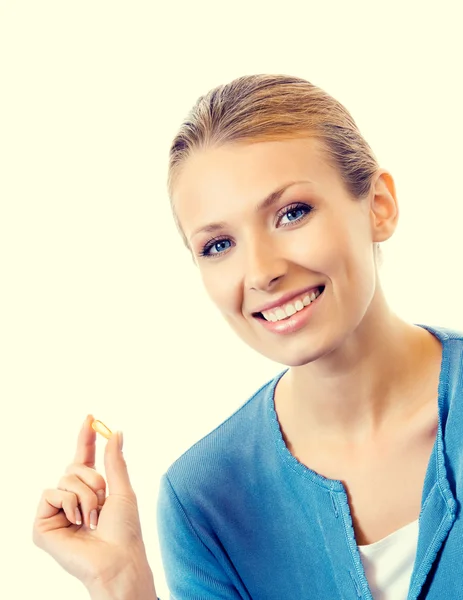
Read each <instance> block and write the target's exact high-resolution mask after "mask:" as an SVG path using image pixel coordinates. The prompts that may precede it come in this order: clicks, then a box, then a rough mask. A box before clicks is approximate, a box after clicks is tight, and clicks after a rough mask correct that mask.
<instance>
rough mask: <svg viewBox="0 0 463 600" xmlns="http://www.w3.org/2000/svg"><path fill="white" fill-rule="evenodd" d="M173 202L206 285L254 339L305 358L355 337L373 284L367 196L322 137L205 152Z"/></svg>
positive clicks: (289, 357)
mask: <svg viewBox="0 0 463 600" xmlns="http://www.w3.org/2000/svg"><path fill="white" fill-rule="evenodd" d="M173 203H174V209H175V211H176V214H177V217H178V220H179V222H180V225H181V227H182V229H183V232H184V234H185V237H186V239H187V240H188V243H189V245H190V249H191V251H192V253H193V256H194V258H195V261H196V263H197V266H198V268H199V272H200V274H201V277H202V280H203V282H204V285H205V288H206V290H207V292H208V294H209V296H210V298H211V299H212V301H213V302H214V303H215V304H216V306H217V307H218V309H219V310H220V311H221V313H222V314H223V316H224V317H225V319H226V320H227V321H228V323H229V324H230V326H231V327H232V328H233V329H234V331H235V332H236V333H237V334H238V335H239V336H240V337H241V338H242V339H243V341H244V342H246V344H248V345H249V346H251V347H252V348H254V349H255V350H257V351H258V352H260V353H261V354H263V355H264V356H267V357H268V358H270V359H271V360H273V361H276V362H279V363H283V364H285V365H288V366H300V365H303V364H306V363H308V362H311V361H313V360H315V359H317V358H318V357H320V356H322V355H324V354H326V353H328V352H330V351H332V350H333V349H334V348H336V346H338V345H339V344H342V341H343V340H344V339H345V338H346V337H347V336H349V335H351V334H352V333H353V332H354V331H355V330H356V328H357V327H358V326H359V324H360V323H361V322H362V319H363V318H364V317H365V315H366V313H367V312H368V310H369V307H370V306H371V304H372V299H373V298H374V295H375V289H376V278H377V274H376V265H375V260H374V242H375V241H381V240H380V239H378V238H377V239H374V227H372V211H371V203H370V200H369V198H366V199H363V200H358V199H353V198H352V197H351V196H350V195H349V194H348V192H347V191H346V190H345V189H344V187H343V185H342V182H341V180H340V177H339V175H338V173H337V171H336V169H334V168H333V167H332V166H330V165H329V164H328V161H327V160H326V157H325V156H324V152H323V148H322V146H321V144H320V142H318V141H317V140H314V139H291V140H284V141H271V142H259V143H253V144H244V143H240V144H228V145H225V146H222V147H218V148H208V149H205V150H200V151H199V150H198V151H196V152H195V153H194V154H193V155H192V156H190V157H189V158H188V160H187V161H186V162H185V164H184V165H183V167H182V170H181V172H180V173H179V175H178V178H177V181H176V183H175V188H174V193H173Z"/></svg>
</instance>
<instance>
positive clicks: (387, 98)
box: [0, 0, 463, 600]
mask: <svg viewBox="0 0 463 600" xmlns="http://www.w3.org/2000/svg"><path fill="white" fill-rule="evenodd" d="M459 6H461V3H460V2H459V1H458V0H455V1H454V2H449V1H442V0H441V1H439V2H432V3H430V2H423V1H420V2H418V1H416V2H402V1H400V2H399V1H396V2H391V0H388V1H387V2H374V1H371V0H369V1H363V2H358V1H357V2H355V1H353V0H350V1H349V2H346V1H342V0H339V1H338V2H328V1H326V0H324V1H323V2H310V1H307V0H304V1H301V2H294V1H290V0H286V1H284V2H282V1H281V0H279V1H277V2H270V1H269V0H266V1H262V2H261V1H259V2H251V1H249V0H248V1H247V2H246V1H240V2H238V1H235V2H233V3H232V2H212V1H202V0H199V1H196V2H189V1H188V2H187V1H184V2H181V1H176V2H168V1H165V2H155V1H152V2H146V1H145V2H137V1H131V2H128V1H127V2H121V1H115V0H112V1H98V0H92V1H91V2H90V1H88V0H80V1H79V2H76V1H73V2H71V1H67V0H56V1H54V2H52V1H50V0H40V1H37V0H35V1H30V2H24V1H20V0H17V1H14V0H11V1H5V0H3V1H1V0H0V201H1V214H0V264H1V272H0V286H1V294H0V303H1V307H0V319H1V322H0V349H1V357H0V358H1V360H0V401H1V407H2V411H1V423H2V434H1V436H0V459H1V480H0V481H1V505H0V515H1V528H0V531H1V533H0V536H1V544H0V547H1V553H2V557H1V560H0V573H1V575H0V597H1V598H5V599H6V598H8V600H16V599H20V600H23V599H25V598H31V597H34V598H47V600H62V598H66V599H67V600H80V599H83V598H86V597H87V593H86V591H85V589H84V588H83V586H82V585H81V584H80V583H79V582H78V581H77V580H75V579H74V578H72V577H70V576H69V575H68V574H67V573H65V572H64V571H63V570H62V569H61V568H60V567H59V566H58V565H57V564H56V563H55V562H54V561H53V560H52V559H51V558H50V557H49V556H48V555H46V554H45V553H44V552H42V551H41V550H39V549H38V548H36V547H35V546H34V545H33V544H32V539H31V528H32V522H33V518H34V514H35V510H36V505H37V502H38V499H39V497H40V494H41V491H42V489H43V488H45V487H50V486H52V487H54V486H55V485H56V483H57V481H58V479H59V477H60V476H61V474H62V472H63V470H64V468H65V467H66V466H67V464H68V463H69V462H70V461H71V460H72V457H73V454H74V447H75V441H76V435H77V432H78V430H79V428H80V425H81V422H82V420H83V419H84V418H85V415H86V414H87V413H88V412H92V413H93V414H94V415H95V416H97V417H98V418H101V419H102V420H103V421H104V422H106V423H107V424H108V425H109V426H110V427H111V428H112V429H122V430H123V431H124V436H125V456H126V459H127V462H128V465H129V469H130V473H131V477H132V481H133V484H134V487H135V490H136V492H137V494H138V498H139V503H140V510H141V518H142V525H143V530H144V536H145V541H146V546H147V551H148V556H149V560H150V563H151V565H152V569H153V571H154V575H155V581H156V586H157V591H158V593H159V595H160V596H161V597H162V598H163V600H167V598H168V592H167V589H166V585H165V581H164V576H163V569H162V563H161V559H160V554H159V547H158V541H157V531H156V523H155V506H156V500H157V490H158V481H159V478H160V476H161V475H162V473H163V472H164V471H165V470H166V469H167V467H168V466H169V464H170V463H171V462H172V461H173V460H174V459H175V458H177V457H178V456H179V455H180V454H181V453H182V452H183V451H184V450H186V449H187V448H188V447H189V446H191V445H192V444H193V443H194V442H195V441H197V440H198V439H200V438H201V437H202V436H203V435H205V434H207V433H208V432H209V431H210V430H211V429H213V428H214V427H215V426H216V425H218V424H219V423H220V422H221V421H222V420H224V419H225V418H226V417H228V416H229V415H230V414H231V413H232V412H234V411H235V410H236V409H237V408H238V407H239V406H240V405H241V404H242V403H243V402H244V401H245V400H246V399H247V397H248V396H249V395H251V394H252V393H253V392H254V391H255V389H256V388H257V387H259V386H260V385H261V384H262V383H263V382H264V381H265V380H267V379H269V378H270V377H271V376H273V375H274V374H275V373H276V372H278V371H280V370H281V369H282V367H281V365H277V364H275V363H271V362H269V361H268V360H266V359H264V358H262V357H260V356H258V355H257V354H255V353H254V352H253V351H251V350H250V349H248V348H247V347H245V346H244V345H243V343H242V342H240V341H239V340H238V339H237V338H236V339H235V335H234V334H233V333H232V332H231V330H229V328H228V326H227V325H226V324H225V323H223V322H222V319H221V317H220V315H219V314H218V312H217V311H216V309H215V308H214V307H213V306H212V305H211V303H210V301H209V300H208V299H207V297H206V295H205V293H204V291H203V289H202V287H201V283H200V280H199V278H198V277H197V274H196V271H195V267H194V266H193V264H192V263H191V261H190V258H189V256H188V255H187V253H186V251H185V250H184V248H183V245H182V243H181V241H180V238H179V237H178V235H177V232H176V230H175V227H174V224H173V221H172V218H171V214H170V208H169V202H168V198H167V193H166V173H167V169H166V167H167V155H168V149H169V145H170V142H171V140H172V138H173V136H174V134H175V132H176V130H177V128H178V127H179V125H180V123H181V121H182V119H183V118H184V116H186V114H187V112H188V111H189V109H190V107H191V106H192V105H193V104H194V102H195V101H196V99H197V97H198V96H200V95H201V94H203V93H205V92H207V91H208V90H209V89H210V88H211V87H214V86H215V85H217V84H219V83H225V82H227V81H230V80H231V79H233V78H235V77H238V76H240V75H245V74H252V73H264V72H267V73H285V74H290V75H297V76H301V77H304V78H306V79H308V80H310V81H312V82H313V83H315V84H317V85H318V86H320V87H322V88H324V89H325V90H326V91H328V92H329V93H331V94H332V95H333V96H335V97H336V98H337V99H338V100H340V101H341V102H342V103H343V104H344V105H345V106H346V107H347V108H348V109H349V110H350V111H351V113H352V114H353V116H354V118H355V119H356V121H357V123H358V125H359V127H360V129H361V131H362V133H363V134H364V135H365V137H366V139H367V140H368V141H369V143H370V144H371V146H372V147H373V149H374V151H375V153H376V155H377V157H378V159H379V161H380V163H381V166H383V167H385V168H387V169H389V170H390V171H391V172H392V174H393V176H394V178H395V181H396V186H397V192H398V197H399V201H400V208H401V219H400V226H399V228H398V230H397V232H396V234H395V236H394V239H393V240H391V241H390V242H388V243H386V244H384V245H383V253H384V266H383V268H382V277H383V282H384V286H385V289H386V292H387V295H388V298H389V300H390V303H391V305H392V306H393V308H395V309H396V311H397V312H398V313H399V314H401V315H402V316H404V317H405V318H407V319H409V320H410V321H413V322H415V323H429V324H435V325H444V326H450V327H454V328H456V329H463V311H462V305H463V292H462V289H461V256H462V252H461V231H462V223H461V220H462V217H463V209H462V203H463V194H462V183H461V174H462V168H461V165H462V158H463V157H462V154H463V153H462V139H463V127H462V121H463V119H462V116H461V107H462V106H463V93H462V83H461V64H462V58H463V49H462V41H461V40H462V36H461V31H460V24H461V14H460V15H458V14H457V11H458V10H459ZM460 10H461V9H460ZM224 382H225V385H224ZM99 444H100V447H99V452H100V455H99V464H100V465H101V456H102V454H101V453H102V451H103V443H102V441H101V438H100V441H99Z"/></svg>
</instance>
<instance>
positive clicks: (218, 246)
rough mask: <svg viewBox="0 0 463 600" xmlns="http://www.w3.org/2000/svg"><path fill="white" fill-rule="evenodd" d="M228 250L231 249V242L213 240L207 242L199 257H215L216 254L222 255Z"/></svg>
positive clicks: (223, 239)
mask: <svg viewBox="0 0 463 600" xmlns="http://www.w3.org/2000/svg"><path fill="white" fill-rule="evenodd" d="M227 244H228V246H227ZM229 248H231V242H230V240H229V239H228V238H222V239H218V238H214V239H213V240H210V241H209V242H207V244H206V245H205V246H204V248H203V249H202V250H201V252H200V253H199V254H200V256H217V255H218V254H223V252H224V251H225V250H228V249H229ZM214 250H215V251H214Z"/></svg>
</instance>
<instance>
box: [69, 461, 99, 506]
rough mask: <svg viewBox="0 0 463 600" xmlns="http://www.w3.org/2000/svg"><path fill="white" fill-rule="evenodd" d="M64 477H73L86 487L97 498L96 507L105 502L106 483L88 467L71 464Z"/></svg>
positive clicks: (96, 472)
mask: <svg viewBox="0 0 463 600" xmlns="http://www.w3.org/2000/svg"><path fill="white" fill-rule="evenodd" d="M66 475H75V476H76V477H78V478H79V479H80V480H81V481H82V482H83V483H84V484H85V485H86V486H88V487H89V488H90V489H91V490H92V491H93V492H95V494H96V495H97V498H98V505H99V506H100V507H101V506H103V504H104V503H105V500H106V481H105V480H104V477H103V476H102V475H100V473H98V471H95V469H92V468H90V467H86V466H85V465H82V464H79V463H72V464H70V465H69V466H68V468H67V469H66Z"/></svg>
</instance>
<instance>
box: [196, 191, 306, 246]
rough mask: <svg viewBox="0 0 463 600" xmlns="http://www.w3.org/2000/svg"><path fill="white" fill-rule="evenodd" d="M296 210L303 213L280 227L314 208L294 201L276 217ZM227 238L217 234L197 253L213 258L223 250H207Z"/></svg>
mask: <svg viewBox="0 0 463 600" xmlns="http://www.w3.org/2000/svg"><path fill="white" fill-rule="evenodd" d="M296 210H303V211H305V213H304V215H303V216H302V217H301V218H300V219H296V220H295V221H293V222H290V223H284V224H283V225H282V227H287V226H288V225H292V223H299V222H300V221H303V220H304V219H305V218H306V217H307V216H308V215H309V214H310V213H311V212H312V211H313V210H314V207H313V206H311V205H310V204H303V203H301V202H296V203H294V204H290V205H289V206H285V208H283V209H282V210H281V211H280V212H279V213H277V219H281V218H282V217H285V216H286V215H288V214H289V213H292V212H295V211H296ZM229 239H230V238H228V237H225V236H218V237H215V238H212V239H210V240H209V241H208V242H207V243H206V244H205V245H204V246H203V247H202V249H201V251H200V252H199V255H200V256H203V257H204V258H215V257H217V256H221V255H222V254H224V253H225V251H223V252H217V253H215V254H209V252H210V250H211V248H213V247H214V246H215V244H218V243H219V242H224V241H228V240H229ZM227 249H228V248H227Z"/></svg>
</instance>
